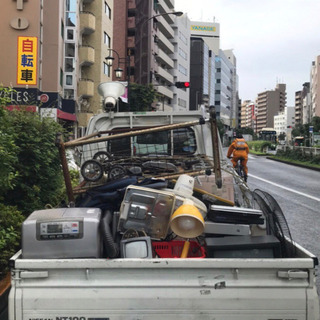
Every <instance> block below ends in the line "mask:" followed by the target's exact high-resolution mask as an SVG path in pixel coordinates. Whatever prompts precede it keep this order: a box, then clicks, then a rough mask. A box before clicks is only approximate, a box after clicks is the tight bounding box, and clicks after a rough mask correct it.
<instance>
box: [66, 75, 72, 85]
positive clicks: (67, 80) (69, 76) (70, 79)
mask: <svg viewBox="0 0 320 320" xmlns="http://www.w3.org/2000/svg"><path fill="white" fill-rule="evenodd" d="M66 85H67V86H72V75H66Z"/></svg>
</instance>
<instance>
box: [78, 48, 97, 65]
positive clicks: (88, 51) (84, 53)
mask: <svg viewBox="0 0 320 320" xmlns="http://www.w3.org/2000/svg"><path fill="white" fill-rule="evenodd" d="M94 58H95V51H94V48H93V47H91V46H81V47H80V48H79V61H80V62H79V64H80V66H91V65H92V64H94Z"/></svg>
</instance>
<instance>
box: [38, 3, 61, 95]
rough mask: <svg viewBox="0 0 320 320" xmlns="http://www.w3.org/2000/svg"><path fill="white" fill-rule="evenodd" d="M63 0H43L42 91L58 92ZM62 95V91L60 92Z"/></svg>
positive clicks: (59, 88) (59, 89)
mask: <svg viewBox="0 0 320 320" xmlns="http://www.w3.org/2000/svg"><path fill="white" fill-rule="evenodd" d="M63 2H64V1H63V0H55V1H45V6H44V8H43V56H42V61H43V68H42V79H43V80H42V91H49V92H60V91H61V89H62V88H61V87H60V69H62V70H63V52H64V51H63V46H64V42H63V38H62V36H61V21H62V20H64V6H63ZM60 93H61V95H62V92H60Z"/></svg>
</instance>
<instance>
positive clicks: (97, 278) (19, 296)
mask: <svg viewBox="0 0 320 320" xmlns="http://www.w3.org/2000/svg"><path fill="white" fill-rule="evenodd" d="M313 273H314V261H313V259H311V258H310V259H150V260H149V259H147V260H143V259H115V260H105V259H65V260H63V259H59V260H23V259H17V260H16V261H15V268H14V270H13V280H12V289H11V292H10V297H9V299H10V300H11V303H10V310H9V316H10V318H9V319H10V320H13V319H15V320H31V319H53V320H62V319H63V320H69V319H71V320H107V319H110V320H118V319H132V320H133V319H135V320H138V319H163V318H165V319H243V320H244V319H266V320H267V319H268V320H276V319H299V320H300V319H317V315H318V311H319V310H318V308H319V305H318V303H319V302H318V299H317V294H316V288H315V285H314V274H313ZM13 300H14V303H12V301H13Z"/></svg>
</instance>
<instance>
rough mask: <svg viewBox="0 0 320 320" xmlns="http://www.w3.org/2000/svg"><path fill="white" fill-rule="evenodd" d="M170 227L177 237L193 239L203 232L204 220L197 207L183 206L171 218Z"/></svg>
mask: <svg viewBox="0 0 320 320" xmlns="http://www.w3.org/2000/svg"><path fill="white" fill-rule="evenodd" d="M170 227H171V229H172V231H173V232H174V233H175V234H176V235H177V236H179V237H182V238H187V239H189V238H195V237H198V236H199V235H201V234H202V233H203V231H204V219H203V217H202V214H201V213H200V211H199V210H198V209H197V207H195V206H194V205H192V204H183V205H181V206H180V207H179V208H178V209H177V210H176V211H175V212H174V213H173V215H172V216H171V219H170Z"/></svg>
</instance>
